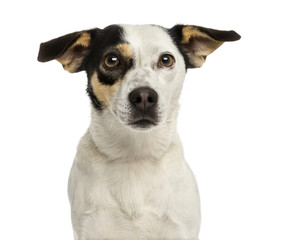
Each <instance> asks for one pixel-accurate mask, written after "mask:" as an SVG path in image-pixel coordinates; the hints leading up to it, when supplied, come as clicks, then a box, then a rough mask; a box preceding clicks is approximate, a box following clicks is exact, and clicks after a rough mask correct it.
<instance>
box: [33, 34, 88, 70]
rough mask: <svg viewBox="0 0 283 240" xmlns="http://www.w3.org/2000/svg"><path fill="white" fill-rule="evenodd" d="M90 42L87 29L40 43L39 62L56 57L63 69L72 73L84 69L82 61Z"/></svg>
mask: <svg viewBox="0 0 283 240" xmlns="http://www.w3.org/2000/svg"><path fill="white" fill-rule="evenodd" d="M90 43H91V34H90V32H88V31H81V32H74V33H71V34H68V35H65V36H62V37H59V38H56V39H53V40H50V41H48V42H44V43H41V44H40V49H39V53H38V58H37V59H38V61H39V62H48V61H51V60H54V59H56V60H57V61H59V62H60V63H61V64H62V65H63V67H64V69H65V70H67V71H69V72H71V73H73V72H79V71H82V70H84V69H83V68H82V63H83V60H84V59H85V57H86V56H87V54H88V52H89V49H90Z"/></svg>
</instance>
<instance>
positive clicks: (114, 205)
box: [69, 132, 200, 240]
mask: <svg viewBox="0 0 283 240" xmlns="http://www.w3.org/2000/svg"><path fill="white" fill-rule="evenodd" d="M69 198H70V202H71V208H72V221H73V228H74V230H75V235H76V238H77V239H79V240H84V239H176V238H178V239H190V240H191V239H192V240H193V239H197V238H196V236H197V234H198V231H199V220H200V213H199V196H198V191H197V187H196V184H195V180H194V177H193V174H192V172H191V170H190V169H189V167H188V166H187V164H186V162H185V160H184V158H183V153H182V147H181V144H180V142H179V140H178V137H176V140H175V141H173V142H172V143H171V144H170V146H169V148H168V151H167V152H166V154H164V155H163V156H162V157H161V158H160V159H158V160H156V161H154V160H152V159H126V160H125V159H116V160H112V161H109V160H107V159H105V156H104V155H103V154H101V153H99V152H98V151H97V149H96V147H95V146H94V143H93V141H92V138H91V135H90V133H89V132H87V133H86V135H85V136H84V137H83V138H82V140H81V142H80V144H79V147H78V152H77V156H76V159H75V162H74V165H73V168H72V171H71V174H70V179H69Z"/></svg>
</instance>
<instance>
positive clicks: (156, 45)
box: [121, 25, 176, 54]
mask: <svg viewBox="0 0 283 240" xmlns="http://www.w3.org/2000/svg"><path fill="white" fill-rule="evenodd" d="M121 27H122V28H123V37H124V40H125V41H126V42H128V43H129V44H130V45H131V47H132V49H133V50H134V51H135V52H139V53H140V54H141V53H142V52H145V53H147V54H148V52H147V51H149V52H158V51H161V52H162V51H174V50H175V49H176V47H175V45H174V43H173V40H172V38H171V37H170V35H169V34H168V33H167V31H166V29H165V28H163V27H161V26H157V25H121Z"/></svg>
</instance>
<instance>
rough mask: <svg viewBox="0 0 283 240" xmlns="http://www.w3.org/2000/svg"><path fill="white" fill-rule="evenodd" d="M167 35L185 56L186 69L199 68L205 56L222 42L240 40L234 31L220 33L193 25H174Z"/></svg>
mask: <svg viewBox="0 0 283 240" xmlns="http://www.w3.org/2000/svg"><path fill="white" fill-rule="evenodd" d="M169 33H170V35H171V36H172V38H173V40H174V41H175V43H176V44H177V46H178V47H179V49H180V50H181V52H183V53H184V54H185V55H186V56H187V59H186V65H187V67H188V68H198V67H201V66H202V64H203V63H204V62H205V59H206V57H207V55H209V54H210V53H212V52H213V51H214V50H216V49H217V48H218V47H220V46H221V45H222V44H223V43H224V42H230V41H237V40H239V39H240V38H241V36H240V35H239V34H238V33H236V32H235V31H220V30H215V29H210V28H204V27H199V26H193V25H176V26H174V27H173V28H171V29H169Z"/></svg>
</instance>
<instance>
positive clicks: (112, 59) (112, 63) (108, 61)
mask: <svg viewBox="0 0 283 240" xmlns="http://www.w3.org/2000/svg"><path fill="white" fill-rule="evenodd" d="M119 64H120V60H119V58H118V56H117V55H116V54H114V53H112V54H108V55H107V56H106V57H105V59H104V65H105V66H106V67H107V68H115V67H117V66H118V65H119Z"/></svg>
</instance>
